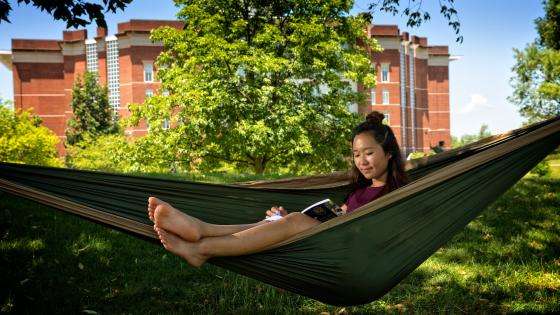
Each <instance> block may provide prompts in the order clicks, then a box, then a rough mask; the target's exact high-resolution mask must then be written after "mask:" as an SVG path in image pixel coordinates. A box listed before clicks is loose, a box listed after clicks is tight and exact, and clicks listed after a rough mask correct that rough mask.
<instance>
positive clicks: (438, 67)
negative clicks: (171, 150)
mask: <svg viewBox="0 0 560 315" xmlns="http://www.w3.org/2000/svg"><path fill="white" fill-rule="evenodd" d="M163 25H167V26H171V27H175V28H179V29H180V28H182V27H183V24H182V23H181V22H178V21H156V20H130V21H128V22H124V23H120V24H118V33H117V34H115V35H112V36H108V35H107V31H106V30H105V29H103V28H98V29H97V34H96V36H95V37H94V38H92V39H90V38H88V36H87V31H86V30H78V31H64V32H63V36H62V40H33V39H13V40H12V51H11V58H9V57H7V56H6V55H3V56H2V58H0V61H1V62H2V63H4V64H5V65H7V66H8V67H9V68H11V69H12V72H13V78H14V106H15V108H23V109H28V108H33V111H34V112H35V113H36V114H37V115H38V116H40V117H41V118H42V120H43V124H44V125H45V126H47V127H48V128H50V129H51V130H53V131H54V132H55V133H56V134H57V135H58V136H59V137H60V138H61V140H62V142H63V141H64V140H65V136H64V130H65V128H66V121H67V120H68V119H69V118H70V116H71V115H72V111H71V108H70V102H71V98H72V86H73V84H74V82H75V80H76V78H78V76H81V74H82V73H83V72H84V71H85V70H86V69H87V70H89V71H94V72H97V73H98V77H99V82H100V84H103V85H107V87H108V92H109V103H110V104H111V106H112V107H113V110H114V111H115V112H116V113H118V115H119V116H120V117H127V116H128V115H129V112H128V110H127V105H128V104H129V103H142V102H143V100H144V99H145V97H146V96H150V95H152V94H153V93H155V92H156V90H157V89H158V87H159V82H157V81H155V69H154V61H155V60H156V58H157V56H158V54H159V53H160V52H161V50H162V44H161V43H153V42H152V41H151V40H150V38H149V37H150V31H151V30H152V29H154V28H157V27H160V26H163ZM368 33H369V35H370V36H371V37H374V38H376V39H377V40H378V42H379V43H380V44H381V46H382V47H383V48H384V51H383V52H381V53H378V54H377V55H375V56H374V57H373V58H372V63H374V64H375V65H376V67H377V73H378V77H377V79H378V84H377V86H376V87H375V88H374V89H367V90H366V89H364V88H363V87H361V86H360V85H359V84H354V86H355V89H357V90H358V91H361V92H363V93H367V95H368V104H369V105H368V106H357V105H354V106H352V107H351V109H352V110H353V111H359V112H363V113H365V112H369V111H371V110H374V109H375V110H378V111H380V112H383V113H385V115H386V117H387V122H388V123H389V124H390V125H391V127H392V128H393V130H394V131H395V135H396V136H397V138H398V139H399V140H400V143H401V145H402V147H403V150H404V151H405V154H408V153H410V152H415V151H424V152H425V151H428V150H429V149H430V147H431V146H432V147H433V146H437V145H438V144H439V143H441V142H442V141H443V143H445V145H446V146H449V145H450V143H451V141H450V137H451V134H450V128H449V119H450V115H449V61H450V60H451V58H450V55H449V53H448V49H447V46H428V45H427V39H426V38H423V37H416V36H412V37H411V38H409V35H408V34H407V33H402V34H401V33H400V32H399V29H398V28H397V26H393V25H375V26H371V27H369V28H368ZM127 132H128V133H129V134H131V135H142V134H145V133H146V132H147V128H146V126H145V125H140V126H138V127H136V128H130V129H128V130H127ZM59 152H60V153H63V146H62V144H60V145H59Z"/></svg>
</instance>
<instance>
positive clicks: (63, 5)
mask: <svg viewBox="0 0 560 315" xmlns="http://www.w3.org/2000/svg"><path fill="white" fill-rule="evenodd" d="M131 2H132V0H103V5H101V4H99V1H95V2H93V1H92V2H89V1H84V0H73V1H72V0H65V1H45V0H18V1H17V3H18V5H21V4H22V3H25V4H26V5H29V4H30V3H31V4H32V5H33V6H34V7H36V8H38V9H40V10H41V11H47V12H48V13H49V14H51V15H52V16H53V17H54V19H55V20H62V21H64V22H66V28H71V27H75V28H77V27H79V26H86V25H88V24H90V23H91V22H93V20H95V22H96V23H97V25H98V26H101V27H105V28H106V27H107V23H106V21H105V14H106V13H108V12H112V13H116V12H117V10H118V9H120V10H121V11H123V10H124V8H125V7H126V6H127V5H128V4H130V3H131ZM11 10H12V7H11V5H10V3H9V2H8V0H0V22H2V20H4V21H6V22H8V23H9V22H10V20H9V19H8V16H9V15H10V11H11ZM86 15H87V19H84V16H86Z"/></svg>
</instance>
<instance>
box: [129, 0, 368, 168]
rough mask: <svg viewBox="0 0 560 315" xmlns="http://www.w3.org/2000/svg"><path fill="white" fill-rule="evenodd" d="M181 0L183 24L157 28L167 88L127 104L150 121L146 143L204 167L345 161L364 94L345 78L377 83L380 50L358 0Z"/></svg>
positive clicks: (331, 164) (137, 117) (165, 155)
mask: <svg viewBox="0 0 560 315" xmlns="http://www.w3.org/2000/svg"><path fill="white" fill-rule="evenodd" d="M177 4H179V5H183V8H182V10H181V12H180V13H179V18H182V19H184V21H185V23H186V24H185V27H184V29H183V30H176V29H174V28H169V27H167V28H162V29H159V30H157V31H155V32H154V33H153V35H152V38H153V39H154V40H158V41H162V42H163V44H164V46H165V49H164V52H163V53H162V54H161V55H160V57H159V58H158V61H157V64H158V65H159V67H160V69H159V71H158V77H159V78H160V79H161V81H162V87H163V89H164V90H166V91H168V92H169V96H154V97H151V98H150V99H148V100H147V101H146V102H145V104H144V106H139V105H133V106H131V107H130V110H131V111H132V112H133V116H132V123H134V124H136V123H138V122H139V121H140V120H141V119H145V120H147V121H148V122H149V125H150V133H149V135H148V136H147V137H146V140H145V141H146V142H149V143H154V144H158V145H160V146H159V148H158V149H157V151H158V152H159V153H160V155H161V156H162V157H163V158H165V159H172V160H180V161H184V162H186V163H189V164H190V165H192V166H193V167H194V166H196V167H198V168H201V169H204V168H210V167H212V166H215V165H218V164H219V163H220V162H222V161H226V162H230V163H235V164H236V165H237V167H238V168H239V169H253V170H254V171H255V172H256V173H262V172H264V171H265V169H269V170H270V169H274V168H276V169H277V168H279V167H287V166H289V165H293V167H294V168H298V166H304V167H307V168H310V169H313V170H315V171H319V170H320V171H325V170H332V169H336V168H340V167H343V166H346V163H347V162H346V161H345V160H344V156H345V154H347V153H348V151H347V148H348V140H349V132H350V130H351V128H352V127H353V126H354V125H355V124H356V122H357V117H356V115H355V114H352V113H351V112H350V111H349V109H348V106H349V105H350V104H352V103H359V102H361V100H363V95H361V94H359V93H356V92H354V91H352V88H351V86H350V84H349V82H348V80H351V81H355V82H363V83H364V84H365V85H366V86H371V85H372V84H374V82H375V77H374V68H373V66H372V65H371V64H370V61H369V58H370V55H371V54H370V53H371V52H372V51H377V50H378V45H377V44H376V43H375V42H374V40H371V39H368V38H367V37H366V34H365V32H364V26H365V25H366V23H368V21H366V20H364V18H363V17H362V16H358V17H354V16H350V15H349V14H348V12H349V10H350V9H351V7H352V1H337V2H332V1H327V0H321V1H313V2H308V1H277V2H270V3H269V2H262V1H244V2H241V3H240V2H237V1H231V2H225V3H224V2H223V1H216V0H210V1H208V0H204V1H202V0H194V1H177ZM162 94H163V93H162ZM165 119H169V120H170V121H171V126H172V128H171V129H169V130H167V129H164V128H163V127H162V125H163V121H164V120H165ZM162 152H165V153H162ZM295 161H299V162H300V163H299V165H297V164H296V163H295Z"/></svg>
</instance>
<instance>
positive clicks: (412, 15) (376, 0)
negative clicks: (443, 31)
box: [369, 0, 463, 43]
mask: <svg viewBox="0 0 560 315" xmlns="http://www.w3.org/2000/svg"><path fill="white" fill-rule="evenodd" d="M422 4H423V1H422V0H409V1H406V5H405V6H404V8H403V10H402V14H403V15H405V16H407V17H408V21H407V22H406V25H407V26H409V27H419V26H420V25H422V23H424V22H427V21H429V20H430V19H431V15H430V12H428V11H425V10H423V9H422ZM439 6H440V11H439V12H440V14H441V15H443V17H444V18H445V19H446V20H447V21H448V23H447V24H448V25H449V26H450V27H451V28H452V29H453V30H454V31H455V34H456V35H457V38H456V41H457V42H460V43H462V42H463V36H461V35H460V28H461V23H460V22H459V15H458V14H457V10H455V4H454V0H439ZM401 7H402V5H401V3H400V0H373V1H372V2H371V3H370V5H369V10H370V12H371V13H372V14H373V15H375V11H377V10H379V11H385V12H387V13H392V14H393V15H397V14H398V13H399V9H400V8H401Z"/></svg>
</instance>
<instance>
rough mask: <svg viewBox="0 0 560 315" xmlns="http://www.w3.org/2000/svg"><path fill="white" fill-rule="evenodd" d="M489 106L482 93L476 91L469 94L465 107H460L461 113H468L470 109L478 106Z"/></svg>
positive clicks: (472, 109)
mask: <svg viewBox="0 0 560 315" xmlns="http://www.w3.org/2000/svg"><path fill="white" fill-rule="evenodd" d="M482 106H484V107H491V106H490V105H489V104H488V99H487V98H486V97H485V96H484V95H480V94H478V93H475V94H472V95H471V100H470V102H469V103H468V104H467V105H465V107H463V108H462V109H461V113H463V114H466V113H470V112H472V111H474V110H475V109H477V108H480V107H482Z"/></svg>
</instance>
